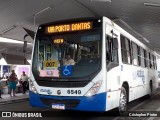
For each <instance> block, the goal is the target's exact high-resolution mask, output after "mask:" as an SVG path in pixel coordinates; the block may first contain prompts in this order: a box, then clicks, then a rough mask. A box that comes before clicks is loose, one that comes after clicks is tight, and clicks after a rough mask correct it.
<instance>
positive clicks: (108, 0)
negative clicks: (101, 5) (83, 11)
mask: <svg viewBox="0 0 160 120" xmlns="http://www.w3.org/2000/svg"><path fill="white" fill-rule="evenodd" d="M91 2H112V0H91Z"/></svg>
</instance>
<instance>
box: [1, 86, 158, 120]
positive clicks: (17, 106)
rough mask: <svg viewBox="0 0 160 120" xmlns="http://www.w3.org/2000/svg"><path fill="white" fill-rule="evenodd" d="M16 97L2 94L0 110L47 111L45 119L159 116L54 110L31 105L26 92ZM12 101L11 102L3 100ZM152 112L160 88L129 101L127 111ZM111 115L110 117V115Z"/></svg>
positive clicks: (115, 119)
mask: <svg viewBox="0 0 160 120" xmlns="http://www.w3.org/2000/svg"><path fill="white" fill-rule="evenodd" d="M16 96H17V97H10V95H9V94H3V95H2V97H3V99H0V111H18V112H25V111H32V112H37V111H38V112H42V113H47V112H49V114H50V115H51V116H52V117H46V118H45V120H53V119H54V120H75V119H76V120H160V117H140V118H139V117H120V116H119V115H118V114H115V113H114V112H105V113H95V112H79V111H56V110H52V109H46V108H35V107H31V106H30V104H29V101H28V93H27V94H26V95H23V94H22V93H19V94H16ZM5 101H12V102H5ZM145 111H148V112H154V113H156V111H160V89H158V90H157V92H156V93H155V94H154V95H153V97H152V98H151V99H146V98H145V97H144V98H141V99H138V100H135V101H133V102H131V103H129V112H130V113H132V112H137V113H138V112H145ZM111 116H112V117H111ZM19 119H20V120H22V119H23V120H28V119H31V120H43V119H44V118H0V120H19Z"/></svg>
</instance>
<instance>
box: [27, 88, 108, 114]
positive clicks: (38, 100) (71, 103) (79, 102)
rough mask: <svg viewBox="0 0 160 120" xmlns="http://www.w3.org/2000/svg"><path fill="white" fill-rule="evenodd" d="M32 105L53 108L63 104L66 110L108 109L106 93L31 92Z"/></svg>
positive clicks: (100, 110)
mask: <svg viewBox="0 0 160 120" xmlns="http://www.w3.org/2000/svg"><path fill="white" fill-rule="evenodd" d="M29 97H30V98H29V99H30V104H31V106H35V107H46V108H52V105H53V104H63V105H65V109H66V110H79V111H99V112H103V111H105V110H106V93H100V94H97V95H94V96H91V97H86V96H78V97H75V96H71V97H70V96H50V95H40V94H34V93H33V92H31V91H30V92H29Z"/></svg>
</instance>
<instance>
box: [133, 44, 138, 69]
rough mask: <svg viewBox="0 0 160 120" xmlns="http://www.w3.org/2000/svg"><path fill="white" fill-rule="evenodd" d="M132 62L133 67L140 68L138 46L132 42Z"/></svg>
mask: <svg viewBox="0 0 160 120" xmlns="http://www.w3.org/2000/svg"><path fill="white" fill-rule="evenodd" d="M132 61H133V65H136V66H138V65H139V61H138V45H137V44H135V43H133V42H132Z"/></svg>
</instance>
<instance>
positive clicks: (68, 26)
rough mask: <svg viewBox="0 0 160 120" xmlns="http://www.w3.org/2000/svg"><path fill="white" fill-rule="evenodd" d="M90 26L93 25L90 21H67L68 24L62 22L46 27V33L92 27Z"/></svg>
mask: <svg viewBox="0 0 160 120" xmlns="http://www.w3.org/2000/svg"><path fill="white" fill-rule="evenodd" d="M92 27H93V25H92V22H91V21H87V22H78V23H69V24H62V25H51V26H48V27H47V33H61V32H73V31H81V30H90V29H92Z"/></svg>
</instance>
